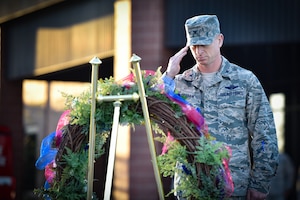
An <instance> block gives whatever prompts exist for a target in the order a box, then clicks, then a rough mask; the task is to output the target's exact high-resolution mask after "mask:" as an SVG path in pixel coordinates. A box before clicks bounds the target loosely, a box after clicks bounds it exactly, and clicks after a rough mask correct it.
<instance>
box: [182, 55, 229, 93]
mask: <svg viewBox="0 0 300 200" xmlns="http://www.w3.org/2000/svg"><path fill="white" fill-rule="evenodd" d="M231 71H232V70H231V68H230V63H229V61H228V60H227V59H226V58H225V57H224V56H222V64H221V67H220V70H219V71H218V72H217V73H216V75H215V76H214V78H213V80H212V82H211V83H212V85H213V84H216V83H218V82H220V81H222V80H223V79H224V78H225V77H227V78H230V76H231ZM183 79H184V80H186V81H189V82H192V84H193V85H194V86H195V87H197V88H200V87H201V82H202V75H201V73H200V71H199V70H198V67H197V65H194V66H193V67H192V68H191V69H188V70H186V71H185V72H184V73H183Z"/></svg>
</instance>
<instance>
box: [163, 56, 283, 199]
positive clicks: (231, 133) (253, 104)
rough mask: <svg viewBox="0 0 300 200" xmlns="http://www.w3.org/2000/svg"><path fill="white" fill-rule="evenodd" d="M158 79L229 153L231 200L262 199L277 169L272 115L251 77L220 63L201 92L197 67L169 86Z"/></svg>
mask: <svg viewBox="0 0 300 200" xmlns="http://www.w3.org/2000/svg"><path fill="white" fill-rule="evenodd" d="M163 79H164V82H165V85H166V89H171V90H172V91H174V90H175V91H177V92H178V93H179V94H181V95H182V96H184V97H186V98H187V100H188V101H189V102H190V103H191V104H193V105H194V106H195V107H200V109H201V111H202V114H203V115H204V118H205V120H206V123H207V125H208V127H209V133H210V134H211V135H212V136H213V137H215V138H216V139H217V140H218V141H222V142H224V143H226V144H227V145H228V146H229V147H230V148H231V150H232V157H231V159H230V163H229V166H230V169H231V174H232V178H233V182H234V193H233V196H236V197H238V196H240V197H243V196H246V194H247V189H248V188H253V189H255V190H258V191H260V192H263V193H268V191H269V186H270V179H271V177H273V176H274V173H275V171H276V168H277V165H278V147H277V138H276V131H275V125H274V120H273V114H272V111H271V108H270V106H269V102H268V99H267V96H266V95H265V92H264V90H263V88H262V86H261V84H260V82H259V80H258V79H257V77H256V76H255V75H254V74H253V73H252V72H251V71H249V70H246V69H243V68H241V67H239V66H237V65H234V64H232V63H230V62H229V61H228V60H227V59H226V58H224V57H222V66H221V68H220V70H219V71H218V72H217V73H216V74H215V75H214V77H213V78H212V80H211V81H210V83H208V84H207V85H206V86H204V85H203V84H202V81H203V77H202V75H201V73H200V72H199V71H198V69H197V66H194V67H193V68H191V69H188V70H186V71H185V72H184V73H183V74H178V75H177V76H176V77H175V79H174V81H173V80H172V79H170V78H169V77H167V76H165V75H164V76H163ZM250 138H252V139H251V141H250ZM249 144H250V145H249ZM249 146H250V147H251V149H252V151H251V153H250V151H249ZM250 154H251V155H252V156H250ZM251 157H253V159H251ZM251 160H253V164H252V170H251V163H252V162H251Z"/></svg>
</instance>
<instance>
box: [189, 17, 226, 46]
mask: <svg viewBox="0 0 300 200" xmlns="http://www.w3.org/2000/svg"><path fill="white" fill-rule="evenodd" d="M185 31H186V38H187V46H192V45H210V44H211V43H212V42H213V39H214V38H215V36H216V35H218V34H220V24H219V20H218V18H217V16H216V15H199V16H195V17H192V18H189V19H187V20H186V22H185Z"/></svg>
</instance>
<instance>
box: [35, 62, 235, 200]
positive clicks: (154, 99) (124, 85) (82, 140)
mask: <svg viewBox="0 0 300 200" xmlns="http://www.w3.org/2000/svg"><path fill="white" fill-rule="evenodd" d="M161 76H162V74H161V72H160V68H158V69H157V71H156V72H154V71H148V70H145V71H142V77H143V83H144V87H145V93H146V99H147V104H148V110H149V117H150V120H151V125H152V129H153V132H154V133H153V136H154V139H155V141H157V142H160V143H162V144H163V149H162V152H161V153H160V154H158V155H157V157H156V158H157V163H158V168H159V172H160V174H161V175H162V176H164V177H170V178H174V179H175V180H176V179H178V177H179V180H180V181H179V182H180V184H177V185H175V187H174V189H172V190H171V191H169V193H168V194H166V195H170V194H172V193H176V194H181V195H182V196H183V197H184V198H186V199H226V198H227V197H229V196H230V195H231V193H232V192H233V183H232V180H231V175H230V170H229V167H228V162H229V159H230V149H229V148H227V147H226V145H225V144H223V143H221V142H218V141H216V140H215V138H213V137H212V136H210V134H209V132H208V128H207V125H206V124H205V120H204V118H203V116H202V114H201V111H200V109H198V108H194V107H193V106H192V105H191V104H189V102H187V101H186V100H185V99H184V97H182V96H180V95H178V94H176V92H172V91H168V90H165V87H164V84H163V82H162V79H161ZM135 92H138V86H137V84H136V82H135V76H134V73H131V74H130V75H129V76H127V77H125V78H124V79H122V80H121V81H115V80H114V79H113V78H112V77H111V78H106V79H99V80H98V84H97V95H102V96H107V95H123V94H133V93H135ZM63 96H64V97H65V98H66V111H65V112H64V113H63V114H62V115H61V117H60V119H59V121H58V124H57V127H56V130H55V131H54V132H53V133H51V134H49V135H48V136H47V137H46V138H44V139H43V141H42V144H41V150H40V157H39V159H38V160H37V162H36V167H37V168H38V169H40V170H45V178H46V182H45V185H44V187H42V188H38V189H35V190H34V193H35V194H36V195H37V196H39V197H41V198H44V199H64V200H66V199H72V200H76V199H85V198H86V192H87V181H88V180H87V169H88V149H89V144H88V142H89V140H88V137H89V134H88V133H89V124H90V112H91V109H90V108H91V99H90V98H91V93H90V90H87V91H85V92H83V93H82V94H80V95H79V96H73V95H69V94H63ZM120 109H121V110H120V124H122V125H129V126H131V127H134V126H135V125H143V123H144V117H143V111H142V108H141V103H140V101H124V102H122V106H121V108H120ZM113 112H114V106H113V104H112V103H111V102H101V103H97V105H96V112H95V121H96V140H95V144H96V145H95V159H97V158H99V157H100V156H102V155H103V154H104V153H105V144H106V142H107V140H108V139H109V137H110V131H111V128H112V124H113V121H112V119H113ZM120 134H122V133H120ZM95 198H96V196H95Z"/></svg>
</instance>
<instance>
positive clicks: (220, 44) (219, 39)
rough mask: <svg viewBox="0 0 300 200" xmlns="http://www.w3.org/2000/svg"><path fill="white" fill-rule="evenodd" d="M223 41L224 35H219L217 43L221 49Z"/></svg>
mask: <svg viewBox="0 0 300 200" xmlns="http://www.w3.org/2000/svg"><path fill="white" fill-rule="evenodd" d="M223 41H224V35H223V34H222V33H220V35H219V37H218V42H219V47H220V48H221V47H222V46H223Z"/></svg>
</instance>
